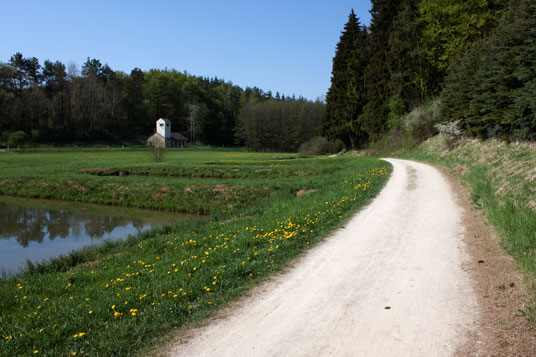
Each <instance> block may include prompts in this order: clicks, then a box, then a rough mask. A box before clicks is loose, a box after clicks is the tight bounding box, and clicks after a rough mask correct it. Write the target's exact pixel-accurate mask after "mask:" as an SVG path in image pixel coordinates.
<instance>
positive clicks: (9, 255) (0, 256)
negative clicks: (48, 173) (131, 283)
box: [0, 196, 191, 277]
mask: <svg viewBox="0 0 536 357" xmlns="http://www.w3.org/2000/svg"><path fill="white" fill-rule="evenodd" d="M188 217H191V216H188V215H181V214H176V213H169V212H159V211H150V210H141V209H136V208H123V207H115V206H102V205H94V204H85V203H76V202H64V201H53V200H36V199H23V198H14V197H6V196H0V273H1V272H3V273H4V274H7V275H12V274H13V273H16V272H18V271H19V270H20V269H21V268H23V267H24V266H25V265H26V260H27V259H29V260H31V261H32V262H40V261H42V260H45V259H48V258H52V257H57V256H59V255H62V254H67V253H69V252H71V251H72V250H76V249H79V248H81V247H84V246H87V245H90V244H95V243H98V242H100V241H102V240H105V239H109V240H117V239H125V238H127V237H128V236H129V235H135V234H138V233H141V232H143V231H145V230H148V229H151V228H154V227H157V226H160V225H163V224H166V223H171V222H177V221H179V220H184V219H187V218H188ZM0 277H1V274H0Z"/></svg>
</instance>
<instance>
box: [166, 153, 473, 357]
mask: <svg viewBox="0 0 536 357" xmlns="http://www.w3.org/2000/svg"><path fill="white" fill-rule="evenodd" d="M387 161H389V162H390V163H392V165H393V174H392V177H391V178H390V180H389V182H388V183H387V185H386V186H385V188H384V189H383V190H382V192H381V194H380V195H379V196H378V197H377V198H376V199H375V200H374V201H373V202H372V203H371V204H370V205H369V206H367V207H366V208H365V209H363V210H362V211H360V212H359V213H358V214H357V215H355V216H354V217H353V218H352V219H351V220H350V221H348V222H347V224H346V226H345V227H344V228H342V229H339V230H338V231H336V232H335V233H334V234H332V235H331V236H330V237H329V238H327V239H326V241H325V242H324V243H322V244H320V245H318V246H317V247H315V248H313V249H311V250H310V251H309V252H308V253H307V254H306V255H305V256H304V257H303V258H301V259H299V261H298V262H297V263H296V264H295V265H294V266H293V267H292V268H291V269H289V270H288V271H287V272H285V273H283V274H280V275H279V276H277V277H276V278H274V279H272V280H271V281H269V282H268V283H266V284H264V285H263V286H262V287H260V288H259V289H258V290H257V291H256V293H255V294H254V296H251V297H249V298H247V299H245V301H243V302H242V303H241V304H240V305H239V306H238V307H237V308H235V309H233V310H232V311H230V312H229V313H227V314H226V316H224V317H223V318H221V319H215V320H214V321H212V322H211V323H209V324H208V325H207V326H204V327H200V328H198V329H195V330H194V331H193V332H192V337H191V338H190V339H189V341H188V342H187V343H181V344H176V345H173V346H172V347H171V350H170V351H169V354H170V355H177V356H330V355H331V356H449V355H454V354H457V349H458V348H459V347H460V346H461V345H463V344H464V343H465V340H466V338H467V336H468V335H470V334H471V331H472V330H474V329H475V328H476V321H477V320H478V318H479V314H480V309H479V308H478V298H477V296H476V293H475V290H474V289H473V284H472V281H471V277H470V275H469V273H468V272H467V271H466V269H465V268H464V266H465V262H466V261H467V260H468V254H467V253H466V248H465V244H464V242H463V236H464V229H465V228H464V225H463V219H462V218H463V217H462V216H463V209H462V208H461V207H460V206H458V204H457V203H456V198H455V195H454V193H453V192H452V190H451V188H450V186H449V184H448V182H447V181H446V180H445V178H444V177H443V176H442V175H441V174H440V173H439V172H438V171H437V170H436V169H435V168H433V167H431V166H428V165H424V164H420V163H416V162H411V161H404V160H394V159H389V160H387Z"/></svg>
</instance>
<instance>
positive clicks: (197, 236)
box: [0, 150, 390, 356]
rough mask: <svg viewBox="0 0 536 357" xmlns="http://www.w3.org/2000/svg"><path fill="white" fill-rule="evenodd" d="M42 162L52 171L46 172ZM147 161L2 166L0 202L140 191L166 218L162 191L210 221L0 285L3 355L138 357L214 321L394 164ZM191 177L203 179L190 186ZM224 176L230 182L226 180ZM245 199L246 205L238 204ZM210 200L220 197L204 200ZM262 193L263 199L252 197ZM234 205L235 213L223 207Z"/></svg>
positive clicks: (114, 157) (233, 155)
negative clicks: (67, 186) (103, 172)
mask: <svg viewBox="0 0 536 357" xmlns="http://www.w3.org/2000/svg"><path fill="white" fill-rule="evenodd" d="M25 155H27V156H25ZM36 155H37V157H36ZM43 155H45V156H44V158H43V160H45V161H47V160H48V162H49V163H48V164H47V163H46V162H42V161H40V160H39V159H40V157H43ZM46 155H48V156H46ZM58 155H59V156H58ZM142 155H144V153H142V150H140V152H138V151H132V152H125V151H121V150H116V151H112V152H108V153H106V152H105V153H103V152H100V151H91V152H89V151H82V152H81V151H75V152H60V153H50V152H44V153H41V152H32V153H27V154H13V157H1V158H0V165H2V169H3V170H2V180H0V190H8V189H9V187H10V185H12V184H13V183H14V182H18V181H16V180H20V183H19V185H20V186H18V190H19V191H17V193H19V192H23V193H24V195H33V196H40V195H41V193H42V192H49V191H47V190H46V188H43V190H39V189H38V190H35V191H31V190H32V186H33V185H34V183H35V181H32V180H36V181H40V180H43V181H46V182H47V183H55V182H65V180H71V182H73V183H76V185H80V184H82V185H83V186H84V187H86V186H87V185H90V184H91V185H92V186H91V187H92V190H88V191H90V192H91V193H92V195H93V193H100V196H99V195H97V196H99V197H101V198H100V199H101V200H102V201H103V202H106V201H105V199H110V200H111V201H112V202H111V203H113V204H130V203H131V202H126V200H124V199H123V200H113V199H114V197H113V195H112V194H113V193H114V192H115V191H114V190H110V191H105V192H104V191H99V190H100V189H101V187H102V186H105V185H107V184H110V183H116V184H118V185H124V186H122V187H125V188H124V189H125V190H127V191H128V190H133V191H128V192H130V193H132V194H133V195H134V196H136V195H137V194H138V192H143V191H144V190H145V191H149V192H151V194H148V195H146V196H143V197H144V199H143V200H141V201H140V202H144V203H145V204H146V205H147V206H149V207H151V208H160V206H159V205H158V204H157V203H155V202H158V197H157V198H153V197H152V193H154V192H157V191H153V190H155V189H157V190H160V191H159V192H160V193H167V192H170V191H171V189H170V188H168V189H167V191H163V190H162V189H161V188H162V187H163V185H165V186H170V187H175V188H176V191H175V192H176V194H175V196H176V197H177V201H175V202H178V203H177V204H182V203H184V202H186V199H185V198H184V197H185V196H186V195H191V196H187V197H189V198H191V199H192V200H194V201H195V202H197V203H196V205H197V206H198V207H202V208H204V209H205V210H206V212H210V213H212V214H213V215H212V217H211V218H209V219H205V220H202V221H198V220H191V221H187V222H185V223H182V224H181V225H175V226H173V225H172V226H168V227H165V228H162V229H160V230H155V231H152V232H148V233H145V234H143V235H141V236H139V237H134V238H132V239H130V240H129V241H127V242H122V243H109V244H107V245H105V246H102V247H100V248H88V249H87V251H85V252H82V253H78V254H79V255H82V256H79V255H76V253H73V254H75V255H74V256H73V257H71V258H69V257H64V258H58V259H56V260H54V261H52V262H49V263H47V264H43V265H41V266H40V268H39V269H32V270H28V271H26V272H24V273H21V274H19V275H17V276H15V277H13V278H11V279H8V280H4V281H0V311H2V314H1V315H0V336H1V337H2V342H0V355H34V353H35V354H39V355H48V356H56V355H69V354H73V353H74V354H77V355H79V354H82V352H83V353H84V354H89V355H97V354H99V355H127V354H132V353H139V352H140V351H141V350H143V349H144V348H148V347H150V346H151V344H153V343H154V341H155V340H156V339H158V338H159V337H160V336H162V335H164V334H166V333H169V332H170V331H171V330H172V329H175V328H182V327H185V326H188V325H189V324H191V323H192V322H195V321H198V320H200V319H203V318H205V317H207V316H209V315H211V314H212V313H213V312H214V311H215V310H216V309H218V308H221V307H223V306H225V305H226V304H227V303H228V302H229V301H231V300H233V299H236V298H237V297H239V296H241V295H242V294H243V293H244V292H245V291H247V289H248V288H250V287H251V286H252V285H254V284H256V283H258V282H259V281H262V280H264V279H266V278H267V277H269V276H271V275H272V274H274V273H275V272H277V271H279V270H280V269H281V268H283V267H284V266H285V265H287V264H288V263H289V262H290V261H291V260H292V259H293V258H295V257H296V256H297V255H298V254H300V253H301V252H303V251H304V250H306V249H308V248H309V247H310V246H312V245H314V244H315V243H317V242H318V241H320V240H321V239H322V238H323V237H325V236H326V234H327V233H328V232H329V231H330V230H332V229H334V228H336V227H337V226H339V225H340V224H342V223H343V222H344V221H345V220H347V219H348V217H349V216H350V215H351V214H352V213H354V212H355V211H356V210H357V209H358V208H359V207H361V206H363V205H364V204H366V203H367V202H368V201H369V200H370V199H371V198H372V197H374V196H375V195H376V194H377V193H378V192H379V190H380V189H381V187H382V186H383V184H384V183H385V182H386V180H387V178H388V175H389V172H390V165H389V164H388V163H386V162H382V161H379V160H376V159H373V158H352V157H343V158H329V159H328V158H296V157H295V156H291V155H290V156H289V155H285V156H282V157H274V155H270V154H248V153H238V152H232V151H226V152H218V151H203V152H201V151H195V150H194V151H175V152H173V154H170V155H169V156H168V157H167V159H166V162H165V163H164V164H162V166H158V165H157V164H151V163H150V162H149V161H148V160H145V159H143V158H142ZM15 156H16V157H15ZM54 156H55V157H54ZM67 158H68V159H70V160H66V159H67ZM57 160H62V161H63V164H57ZM143 160H145V161H143ZM34 161H35V162H39V163H40V166H39V167H37V168H36V169H35V170H34V171H32V172H31V171H27V169H26V165H27V164H28V163H29V162H34ZM139 166H142V167H143V168H142V169H141V171H137V174H130V172H131V171H129V174H128V175H123V176H115V175H108V176H98V175H92V174H90V173H88V172H87V169H93V168H109V169H110V170H122V169H128V170H131V168H132V167H139ZM4 169H5V170H4ZM268 169H270V170H274V171H277V174H267V175H266V176H263V175H261V174H260V173H262V172H263V171H259V170H264V172H266V173H268V172H270V171H266V170H268ZM81 170H86V171H81ZM183 170H184V171H187V170H190V172H203V175H202V177H197V176H195V175H191V174H188V175H183V174H181V173H180V172H181V171H183ZM218 170H223V172H226V174H223V175H220V174H222V172H221V171H218ZM226 170H227V171H226ZM234 170H238V171H234ZM139 172H143V174H139ZM163 172H166V174H163ZM169 172H172V174H169ZM229 172H230V173H229ZM236 172H241V173H240V174H239V177H233V178H228V177H227V173H229V175H234V174H232V173H236ZM237 175H238V174H237ZM20 176H24V180H22V179H20ZM198 176H200V175H198ZM28 182H33V183H28ZM121 182H124V183H121ZM142 184H143V185H142ZM136 185H141V187H144V189H140V188H136V187H137V186H136ZM6 187H7V188H6ZM62 187H64V186H62V185H59V186H58V188H57V189H54V190H53V191H52V192H53V193H52V194H51V195H53V197H56V198H67V199H72V200H82V201H83V200H84V199H79V197H84V196H85V195H80V194H75V193H74V192H73V193H70V192H67V193H66V192H64V191H62ZM194 188H198V189H197V190H196V189H194ZM230 188H237V190H236V191H232V190H231V189H230ZM137 190H140V191H137ZM241 190H246V192H247V194H246V195H244V196H240V191H241ZM263 190H266V191H263ZM205 191H214V192H213V193H214V194H211V196H209V197H207V196H203V194H204V193H205ZM257 191H258V192H261V193H260V194H259V195H255V194H251V192H257ZM2 192H6V191H2ZM29 192H31V193H29ZM224 192H232V193H233V194H232V195H231V196H235V195H238V196H239V199H238V200H237V202H239V203H238V204H233V203H232V202H234V201H232V199H233V197H229V196H226V195H223V193H224ZM8 193H11V192H8ZM47 194H48V193H47ZM54 195H56V196H54ZM60 195H65V196H60ZM88 196H91V195H88ZM229 200H231V206H230V207H229V206H228V205H226V202H228V201H229ZM106 203H109V202H106ZM136 204H137V203H136ZM172 207H173V206H172ZM182 207H184V206H181V208H176V210H182V209H183V208H182ZM214 207H216V208H214ZM221 207H223V208H221ZM166 208H167V207H166ZM172 209H173V208H172ZM192 211H195V209H193V210H192ZM84 254H87V255H88V256H90V257H91V260H89V259H86V258H85V257H84V256H83V255H84ZM81 262H84V263H83V264H80V263H81Z"/></svg>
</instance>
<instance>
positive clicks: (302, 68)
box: [0, 0, 371, 100]
mask: <svg viewBox="0 0 536 357" xmlns="http://www.w3.org/2000/svg"><path fill="white" fill-rule="evenodd" d="M370 6H371V5H370V1H369V0H362V1H359V0H358V1H338V2H337V3H336V4H333V3H332V2H328V1H307V2H306V1H301V0H300V1H292V2H291V1H272V2H270V3H256V2H249V1H243V0H236V1H229V2H228V3H222V2H219V1H215V0H209V1H199V2H194V1H169V0H166V1H154V2H151V4H148V3H146V2H143V1H123V0H122V1H113V2H105V1H101V0H97V1H92V2H91V3H89V2H87V1H77V2H69V1H64V0H58V1H49V2H41V1H36V0H31V1H25V2H24V3H23V2H9V3H7V4H4V6H3V8H4V14H5V15H4V19H3V21H2V22H1V23H0V31H2V32H3V33H4V34H5V35H4V38H3V40H2V46H1V48H0V61H1V62H7V61H9V58H10V57H11V56H12V55H13V54H15V53H16V52H21V53H22V54H23V56H24V57H37V58H38V59H39V63H40V64H41V65H43V63H44V61H45V60H47V59H48V60H51V61H56V60H58V61H61V62H63V63H64V64H66V65H68V64H69V63H71V62H74V63H76V64H77V66H78V67H79V68H80V67H81V66H82V65H83V64H84V62H85V61H86V59H87V58H88V57H90V58H96V59H98V60H100V61H101V63H103V64H105V63H107V64H108V65H109V66H110V67H111V68H112V69H113V70H115V71H123V72H125V73H130V71H131V70H132V69H134V68H136V67H137V68H141V69H142V70H144V71H148V70H150V69H153V68H155V69H162V70H163V69H166V68H167V69H176V70H178V71H180V72H185V71H186V72H188V73H189V74H192V75H195V76H202V77H211V78H213V77H218V78H220V79H224V80H225V81H229V82H232V83H234V84H236V85H239V86H240V87H242V88H246V87H258V88H260V89H262V90H264V91H272V92H273V93H274V94H275V93H276V92H279V93H281V94H285V95H287V96H292V95H296V96H303V97H305V98H308V99H311V100H314V99H316V98H318V97H323V96H324V95H325V94H326V92H327V90H328V89H329V85H330V78H331V66H332V59H333V56H334V54H335V46H336V44H337V42H338V41H339V37H340V34H341V31H342V30H343V28H344V24H345V23H346V22H347V20H348V15H349V13H350V11H351V9H352V8H353V9H354V11H355V13H356V15H357V16H358V17H359V18H360V21H361V22H362V23H363V24H365V25H368V24H369V21H370V13H369V9H370ZM6 15H7V16H6Z"/></svg>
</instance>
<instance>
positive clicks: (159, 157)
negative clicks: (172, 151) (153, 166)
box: [150, 146, 166, 163]
mask: <svg viewBox="0 0 536 357" xmlns="http://www.w3.org/2000/svg"><path fill="white" fill-rule="evenodd" d="M150 150H151V158H152V159H153V160H154V162H156V163H161V162H162V161H164V156H165V154H166V148H165V147H161V146H154V147H152V148H151V149H150Z"/></svg>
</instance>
